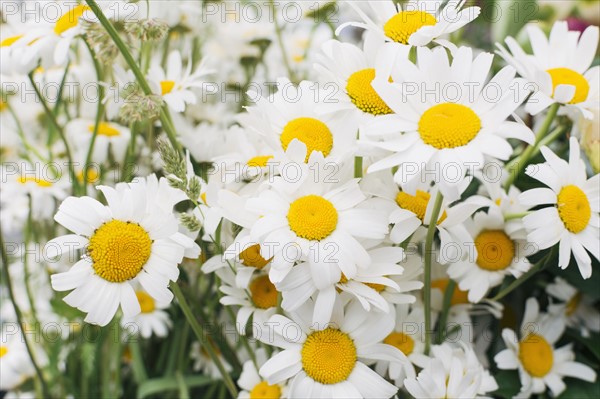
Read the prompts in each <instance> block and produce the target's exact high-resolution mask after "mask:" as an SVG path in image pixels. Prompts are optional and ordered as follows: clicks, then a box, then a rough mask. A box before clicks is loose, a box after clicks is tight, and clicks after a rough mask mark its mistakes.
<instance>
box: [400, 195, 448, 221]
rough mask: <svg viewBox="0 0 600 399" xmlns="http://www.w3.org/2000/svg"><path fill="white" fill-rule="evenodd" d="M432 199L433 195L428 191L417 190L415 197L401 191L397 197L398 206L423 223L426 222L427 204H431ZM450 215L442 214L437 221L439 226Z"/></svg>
mask: <svg viewBox="0 0 600 399" xmlns="http://www.w3.org/2000/svg"><path fill="white" fill-rule="evenodd" d="M430 199H431V194H429V193H428V192H427V191H421V190H417V193H416V194H415V195H410V194H408V193H405V192H404V191H400V192H399V193H398V195H396V204H398V206H399V207H400V208H402V209H406V210H407V211H411V212H412V213H414V214H415V215H417V217H418V218H419V219H421V222H424V221H425V212H426V211H427V204H429V200H430ZM447 217H448V214H447V213H446V211H444V213H442V216H440V218H439V219H438V221H437V224H440V223H442V222H443V221H444V220H446V218H447Z"/></svg>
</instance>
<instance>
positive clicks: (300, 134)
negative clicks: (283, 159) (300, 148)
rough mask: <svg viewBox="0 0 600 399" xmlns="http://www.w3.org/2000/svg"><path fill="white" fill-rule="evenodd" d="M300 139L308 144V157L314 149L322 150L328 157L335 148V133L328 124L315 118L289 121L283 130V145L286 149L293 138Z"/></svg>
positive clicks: (281, 138)
mask: <svg viewBox="0 0 600 399" xmlns="http://www.w3.org/2000/svg"><path fill="white" fill-rule="evenodd" d="M294 139H298V140H300V141H301V142H303V143H304V144H305V145H306V159H305V160H304V162H308V158H309V157H310V154H312V152H313V151H320V152H322V153H323V156H324V157H326V156H328V155H329V153H330V152H331V149H332V148H333V135H332V134H331V130H329V128H328V127H327V125H326V124H324V123H323V122H321V121H320V120H318V119H314V118H296V119H292V120H291V121H289V122H288V124H287V125H285V127H284V128H283V132H281V137H280V140H281V146H282V147H283V149H284V151H285V150H287V148H288V145H290V143H291V142H292V140H294Z"/></svg>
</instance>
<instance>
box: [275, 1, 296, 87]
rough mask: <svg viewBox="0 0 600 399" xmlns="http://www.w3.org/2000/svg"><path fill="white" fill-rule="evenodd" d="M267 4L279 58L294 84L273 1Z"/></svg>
mask: <svg viewBox="0 0 600 399" xmlns="http://www.w3.org/2000/svg"><path fill="white" fill-rule="evenodd" d="M269 4H270V5H271V11H272V14H271V15H273V22H274V25H275V35H276V36H277V43H278V44H279V50H280V51H281V56H282V58H283V64H284V65H285V69H286V70H287V71H288V75H289V77H290V80H291V81H292V82H296V74H295V73H294V70H293V69H292V67H291V65H290V60H289V58H288V54H287V51H286V49H285V45H284V43H283V36H282V30H281V25H279V19H277V9H276V7H275V1H274V0H269Z"/></svg>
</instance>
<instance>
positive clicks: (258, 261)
mask: <svg viewBox="0 0 600 399" xmlns="http://www.w3.org/2000/svg"><path fill="white" fill-rule="evenodd" d="M240 260H241V261H242V264H243V265H244V266H250V267H255V268H257V269H262V268H263V267H265V266H266V265H267V264H269V262H270V261H271V259H269V260H267V259H265V258H263V257H262V255H261V254H260V244H254V245H252V246H250V247H248V248H246V249H244V250H243V251H242V252H240Z"/></svg>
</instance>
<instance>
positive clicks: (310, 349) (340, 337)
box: [301, 328, 356, 384]
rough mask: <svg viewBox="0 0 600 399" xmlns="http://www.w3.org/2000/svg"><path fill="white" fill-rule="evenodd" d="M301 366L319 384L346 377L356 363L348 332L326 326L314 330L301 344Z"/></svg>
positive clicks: (340, 380) (339, 380)
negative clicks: (326, 327)
mask: <svg viewBox="0 0 600 399" xmlns="http://www.w3.org/2000/svg"><path fill="white" fill-rule="evenodd" d="M301 355H302V368H303V369H304V371H305V372H306V374H307V375H308V376H309V377H310V378H312V379H313V380H315V381H317V382H320V383H321V384H337V383H338V382H342V381H345V380H346V379H348V376H349V375H350V373H352V370H353V369H354V365H355V364H356V347H355V346H354V341H352V338H350V336H348V334H346V333H343V332H341V331H340V330H336V329H333V328H328V329H326V330H322V331H315V332H313V333H312V334H310V335H309V336H308V338H306V341H305V342H304V345H302V351H301Z"/></svg>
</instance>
